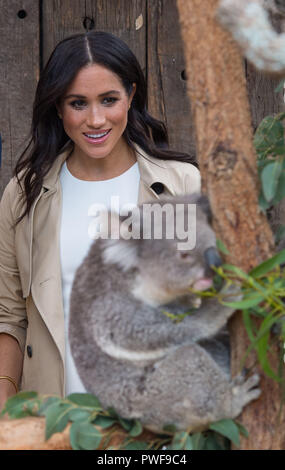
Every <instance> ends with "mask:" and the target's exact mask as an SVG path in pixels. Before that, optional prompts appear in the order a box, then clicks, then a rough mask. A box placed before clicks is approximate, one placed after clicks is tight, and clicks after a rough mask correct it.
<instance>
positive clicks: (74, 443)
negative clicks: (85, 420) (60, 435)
mask: <svg viewBox="0 0 285 470" xmlns="http://www.w3.org/2000/svg"><path fill="white" fill-rule="evenodd" d="M79 424H80V423H79V422H74V423H72V425H71V427H70V430H69V440H70V445H71V447H72V449H73V450H83V449H82V448H81V447H80V445H79V444H78V433H77V429H78V426H79Z"/></svg>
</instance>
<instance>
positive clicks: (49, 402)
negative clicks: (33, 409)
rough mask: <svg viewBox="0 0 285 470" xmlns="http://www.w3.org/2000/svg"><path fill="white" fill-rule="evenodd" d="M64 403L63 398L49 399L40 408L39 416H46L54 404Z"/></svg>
mask: <svg viewBox="0 0 285 470" xmlns="http://www.w3.org/2000/svg"><path fill="white" fill-rule="evenodd" d="M61 401H62V398H61V397H48V398H47V399H46V400H45V401H44V402H43V403H42V404H41V406H40V408H39V415H40V416H41V415H44V412H45V410H46V409H47V408H48V407H49V406H51V405H53V404H54V403H59V402H61Z"/></svg>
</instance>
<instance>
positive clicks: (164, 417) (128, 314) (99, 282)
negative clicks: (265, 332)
mask: <svg viewBox="0 0 285 470" xmlns="http://www.w3.org/2000/svg"><path fill="white" fill-rule="evenodd" d="M156 203H157V202H156ZM159 203H160V204H161V203H163V201H160V202H159ZM172 203H173V204H175V203H180V204H181V203H183V204H185V207H187V204H189V203H197V244H196V247H195V249H193V250H191V251H189V252H188V253H186V252H181V251H179V250H177V239H174V240H169V239H162V240H151V239H150V240H144V239H130V240H125V239H120V240H110V239H105V240H103V239H98V240H96V241H95V242H94V243H93V244H92V245H91V247H90V250H89V253H88V254H87V256H86V257H85V259H84V260H83V263H82V264H81V266H80V267H79V268H78V270H77V272H76V275H75V278H74V283H73V288H72V293H71V301H70V325H69V339H70V345H71V351H72V354H73V357H74V360H75V364H76V367H77V370H78V372H79V375H80V377H81V380H82V381H83V383H84V385H85V387H86V389H87V390H88V392H90V393H94V394H95V395H96V396H97V397H98V398H99V400H100V402H101V404H102V406H103V407H105V408H107V407H110V406H111V407H113V408H114V409H115V410H116V411H117V412H118V413H119V415H120V416H122V417H124V418H136V419H139V420H140V421H141V422H142V424H143V425H144V426H145V427H146V428H149V429H151V430H153V431H155V432H161V431H162V429H163V427H164V426H165V425H166V424H174V425H176V427H177V428H178V429H187V430H188V431H190V430H191V431H194V430H201V429H205V428H207V426H208V425H209V423H211V422H214V421H217V420H220V419H223V418H234V417H236V416H237V415H239V413H240V412H241V410H242V408H243V407H244V406H245V405H246V404H247V403H249V402H250V401H251V400H253V399H256V398H257V397H258V396H259V394H260V390H258V389H257V388H253V387H255V386H256V385H257V383H258V380H259V378H258V376H257V375H253V376H251V377H250V378H249V379H247V380H245V379H244V378H242V377H238V378H236V379H235V380H231V377H230V372H229V349H228V347H227V345H226V341H225V339H227V337H226V334H225V333H224V332H223V327H225V325H226V323H227V320H228V319H229V317H230V316H231V315H232V313H233V309H232V308H229V307H226V306H223V305H221V304H220V303H219V302H218V301H216V300H215V299H207V300H205V301H203V302H202V306H200V307H199V308H198V309H196V310H195V312H194V313H193V314H191V315H187V316H186V317H185V318H184V319H183V320H182V321H180V322H176V323H175V322H173V321H172V320H171V319H170V318H169V317H167V316H166V315H165V314H164V313H163V311H164V310H166V311H168V312H171V313H175V314H177V313H185V312H187V311H189V309H190V308H191V305H192V296H191V295H190V294H189V287H190V286H198V285H199V283H200V284H201V279H202V284H203V279H204V278H205V277H206V278H207V277H209V275H208V269H209V267H207V266H206V262H205V258H204V253H205V251H206V250H207V249H208V248H210V247H215V246H216V239H215V234H214V232H213V230H212V228H211V226H210V224H209V219H208V215H207V213H206V212H205V201H204V199H203V198H201V197H200V196H199V195H192V196H187V197H183V198H181V197H180V198H178V199H177V198H176V199H175V198H174V199H173V200H172ZM177 217H179V215H178V216H177ZM230 299H231V300H232V298H230Z"/></svg>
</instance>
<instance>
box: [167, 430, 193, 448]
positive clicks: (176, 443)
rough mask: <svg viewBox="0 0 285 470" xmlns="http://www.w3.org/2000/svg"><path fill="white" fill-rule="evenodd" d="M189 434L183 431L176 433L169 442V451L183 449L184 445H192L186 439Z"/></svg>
mask: <svg viewBox="0 0 285 470" xmlns="http://www.w3.org/2000/svg"><path fill="white" fill-rule="evenodd" d="M188 437H189V434H188V433H187V432H185V431H179V432H176V433H175V434H174V436H173V439H172V441H171V445H170V447H169V449H171V450H181V449H185V445H187V444H188V445H192V441H191V440H189V439H188Z"/></svg>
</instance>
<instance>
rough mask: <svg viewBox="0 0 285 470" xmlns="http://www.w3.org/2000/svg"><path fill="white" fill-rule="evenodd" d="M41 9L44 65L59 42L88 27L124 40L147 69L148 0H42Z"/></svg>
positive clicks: (82, 31) (143, 67)
mask: <svg viewBox="0 0 285 470" xmlns="http://www.w3.org/2000/svg"><path fill="white" fill-rule="evenodd" d="M42 8H43V10H42V11H43V22H42V28H43V64H45V63H46V61H47V59H48V57H49V55H50V54H51V52H52V50H53V49H54V47H55V46H56V44H57V43H58V42H59V41H61V40H62V39H64V38H66V37H68V36H70V35H72V34H77V33H84V32H85V31H86V28H85V27H87V28H88V29H94V30H95V31H108V32H110V33H113V34H115V35H116V36H118V37H120V38H121V39H123V41H125V42H126V43H127V44H128V45H129V47H130V48H131V49H132V51H133V52H134V54H135V55H136V57H137V58H138V60H139V62H140V64H141V67H142V69H143V70H144V71H145V67H146V51H145V44H146V2H145V0H116V2H114V1H113V0H97V1H95V0H53V1H51V0H43V7H42ZM85 19H86V21H85V22H84V20H85Z"/></svg>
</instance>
